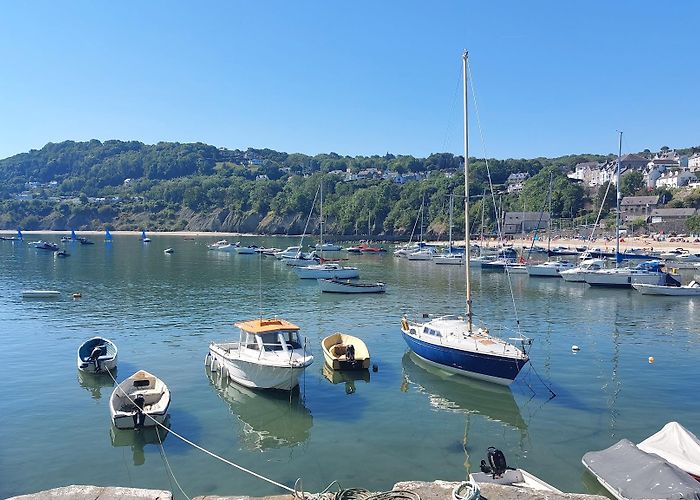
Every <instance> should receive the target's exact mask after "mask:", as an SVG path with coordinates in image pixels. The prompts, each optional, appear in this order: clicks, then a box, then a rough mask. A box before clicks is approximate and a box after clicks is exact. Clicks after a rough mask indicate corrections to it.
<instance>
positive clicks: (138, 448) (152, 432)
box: [109, 417, 170, 465]
mask: <svg viewBox="0 0 700 500" xmlns="http://www.w3.org/2000/svg"><path fill="white" fill-rule="evenodd" d="M163 425H164V426H166V427H168V426H169V425H170V418H169V417H166V418H165V421H164V422H163ZM109 436H110V438H111V441H112V446H114V447H115V448H118V447H122V446H128V447H130V448H131V452H132V454H133V461H134V465H143V464H144V463H145V462H146V445H154V446H160V445H161V444H162V443H164V442H165V438H166V437H167V436H168V431H167V429H163V428H162V427H160V426H155V427H142V428H141V429H138V430H134V429H118V428H116V427H115V426H114V424H112V426H111V429H110V430H109Z"/></svg>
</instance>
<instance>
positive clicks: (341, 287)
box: [318, 278, 386, 293]
mask: <svg viewBox="0 0 700 500" xmlns="http://www.w3.org/2000/svg"><path fill="white" fill-rule="evenodd" d="M318 287H319V289H320V290H321V291H322V292H326V293H384V292H386V284H385V283H382V282H381V281H377V282H374V283H361V282H357V281H355V282H352V281H349V280H348V281H344V280H340V279H337V278H321V279H319V280H318Z"/></svg>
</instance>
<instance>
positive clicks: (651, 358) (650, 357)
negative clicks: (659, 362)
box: [649, 356, 654, 364]
mask: <svg viewBox="0 0 700 500" xmlns="http://www.w3.org/2000/svg"><path fill="white" fill-rule="evenodd" d="M653 362H654V356H649V363H650V364H651V363H653Z"/></svg>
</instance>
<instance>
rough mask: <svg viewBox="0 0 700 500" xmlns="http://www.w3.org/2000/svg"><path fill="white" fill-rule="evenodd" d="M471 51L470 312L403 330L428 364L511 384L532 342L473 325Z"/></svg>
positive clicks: (466, 197)
mask: <svg viewBox="0 0 700 500" xmlns="http://www.w3.org/2000/svg"><path fill="white" fill-rule="evenodd" d="M467 56H468V54H467V51H464V54H463V56H462V69H463V72H464V75H463V76H464V80H463V81H464V221H465V222H464V223H465V231H464V234H465V240H466V249H465V250H466V251H465V258H466V264H467V265H466V266H465V271H466V272H465V277H466V309H467V311H466V315H465V316H457V315H448V316H439V317H435V318H434V319H430V316H429V315H428V316H427V318H426V315H423V317H424V318H426V319H427V321H425V320H423V321H409V320H408V319H407V318H406V317H405V316H404V317H403V318H402V319H401V332H402V335H403V339H404V341H405V342H406V344H408V347H409V349H411V351H413V352H414V353H415V354H416V355H417V356H418V357H419V358H421V359H422V360H423V361H425V362H427V363H428V364H431V365H434V366H437V367H439V368H441V369H442V370H445V371H448V372H451V373H455V374H458V375H462V376H465V377H471V378H475V379H480V380H484V381H488V382H493V383H496V384H501V385H510V384H511V383H512V382H513V380H515V378H516V377H517V376H518V373H520V370H521V369H522V368H523V366H525V364H527V362H528V361H529V357H528V355H527V353H526V351H525V346H526V345H529V343H530V341H529V340H528V339H526V338H524V337H521V339H520V340H521V343H522V348H521V349H520V348H517V347H515V346H514V345H512V344H509V343H508V342H506V341H504V340H502V339H500V338H497V337H493V336H491V335H490V334H489V331H488V329H487V328H475V327H474V325H473V311H472V295H471V280H470V269H469V260H470V241H469V144H468V121H467Z"/></svg>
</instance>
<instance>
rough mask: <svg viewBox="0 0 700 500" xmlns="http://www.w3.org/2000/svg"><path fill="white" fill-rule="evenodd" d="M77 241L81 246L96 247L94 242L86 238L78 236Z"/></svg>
mask: <svg viewBox="0 0 700 500" xmlns="http://www.w3.org/2000/svg"><path fill="white" fill-rule="evenodd" d="M77 240H78V241H79V242H80V244H81V245H94V244H95V243H94V242H93V241H92V240H89V239H87V238H86V237H85V236H78V238H77Z"/></svg>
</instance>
